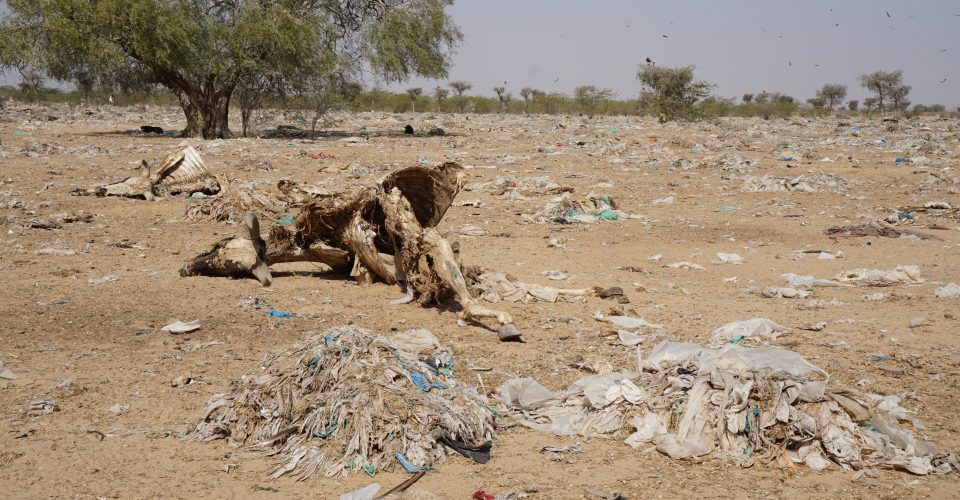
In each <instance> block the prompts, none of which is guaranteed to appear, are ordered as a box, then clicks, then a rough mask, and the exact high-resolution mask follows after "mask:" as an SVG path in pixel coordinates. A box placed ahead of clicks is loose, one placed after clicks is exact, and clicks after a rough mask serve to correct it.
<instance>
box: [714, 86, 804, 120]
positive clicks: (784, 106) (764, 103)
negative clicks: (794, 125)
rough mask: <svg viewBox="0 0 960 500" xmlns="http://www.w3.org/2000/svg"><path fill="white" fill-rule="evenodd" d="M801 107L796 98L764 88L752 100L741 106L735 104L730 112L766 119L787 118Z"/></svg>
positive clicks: (736, 114)
mask: <svg viewBox="0 0 960 500" xmlns="http://www.w3.org/2000/svg"><path fill="white" fill-rule="evenodd" d="M799 109H800V106H799V105H797V103H796V100H795V99H794V98H793V97H791V96H788V95H786V94H781V93H780V92H772V93H771V92H767V91H766V90H764V91H763V92H760V93H759V94H756V95H754V97H753V100H752V101H751V102H745V103H742V104H740V105H739V106H734V107H733V108H732V109H731V110H730V111H729V114H730V115H733V116H746V117H750V116H759V117H761V118H764V119H770V118H786V117H788V116H791V115H794V114H796V113H797V112H798V111H799Z"/></svg>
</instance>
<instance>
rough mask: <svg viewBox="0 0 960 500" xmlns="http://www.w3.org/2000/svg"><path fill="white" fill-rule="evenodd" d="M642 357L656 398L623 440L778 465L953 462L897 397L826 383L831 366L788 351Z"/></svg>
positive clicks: (944, 467) (682, 453) (927, 465)
mask: <svg viewBox="0 0 960 500" xmlns="http://www.w3.org/2000/svg"><path fill="white" fill-rule="evenodd" d="M640 364H641V367H642V368H643V369H645V370H648V371H651V372H653V373H652V377H651V378H647V379H646V381H648V383H649V385H642V384H641V387H644V389H646V391H647V393H648V394H649V395H650V397H649V398H648V399H645V400H644V401H643V402H642V403H641V404H640V405H639V406H640V407H641V408H640V410H641V412H640V415H639V416H637V417H635V418H634V419H633V421H632V422H631V423H632V424H633V425H634V427H635V428H636V429H637V431H636V432H635V433H634V434H632V435H631V436H630V437H628V438H627V439H626V442H627V444H629V445H631V446H634V447H638V446H640V445H641V444H642V443H652V444H653V445H654V446H656V448H657V450H659V451H660V452H662V453H664V454H666V455H669V456H670V457H672V458H676V459H682V458H693V457H698V456H703V455H707V454H710V453H713V454H714V455H715V456H717V457H722V458H728V459H732V460H734V461H737V462H740V463H744V464H749V463H753V462H757V461H760V462H762V463H768V464H770V465H773V466H775V467H779V468H787V467H790V466H791V465H792V464H794V463H803V464H806V465H807V466H809V467H811V468H813V469H815V470H822V469H825V468H827V467H829V466H830V465H831V464H838V465H840V466H841V467H843V468H844V469H854V470H859V469H863V468H867V467H876V466H885V467H893V468H896V469H900V470H906V471H909V472H911V473H914V474H921V475H922V474H929V473H947V472H950V471H951V470H952V468H953V467H952V466H951V465H950V462H949V461H948V460H946V458H947V457H948V456H949V454H944V453H938V452H937V451H936V447H935V446H934V445H933V444H932V443H930V442H927V441H924V440H922V439H920V438H918V437H916V435H915V434H914V433H913V432H912V431H911V430H910V429H909V428H908V427H906V426H904V425H903V424H902V422H909V424H910V426H912V427H913V428H914V429H920V430H923V429H924V427H923V425H922V423H920V421H919V420H918V419H917V418H916V417H914V416H913V415H912V414H910V412H908V411H907V410H906V409H904V408H903V407H901V406H900V404H899V401H900V399H899V398H898V397H896V396H880V395H876V394H864V393H860V392H857V391H854V390H851V389H845V388H837V387H828V381H829V375H828V374H827V372H825V371H824V370H822V369H820V368H818V367H816V366H814V365H813V364H811V363H810V362H808V361H807V360H806V359H805V358H803V356H801V355H799V354H797V353H795V352H793V351H790V350H786V349H780V348H775V347H763V348H750V347H742V346H738V345H727V346H724V347H722V348H720V349H707V348H702V347H700V346H697V345H696V344H677V343H672V342H667V341H664V342H661V343H660V344H659V345H657V346H656V347H654V348H653V350H652V351H651V352H650V353H649V354H648V355H647V356H646V357H644V358H643V359H642V361H641V363H640Z"/></svg>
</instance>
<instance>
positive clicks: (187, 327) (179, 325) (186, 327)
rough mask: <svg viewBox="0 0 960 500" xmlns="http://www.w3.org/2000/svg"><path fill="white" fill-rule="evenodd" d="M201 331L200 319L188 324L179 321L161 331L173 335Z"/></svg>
mask: <svg viewBox="0 0 960 500" xmlns="http://www.w3.org/2000/svg"><path fill="white" fill-rule="evenodd" d="M199 329H200V320H199V319H195V320H193V321H188V322H183V321H180V320H179V319H178V320H176V321H174V322H173V323H170V324H169V325H167V326H165V327H163V328H161V329H160V331H161V332H168V333H172V334H180V333H189V332H192V331H194V330H199Z"/></svg>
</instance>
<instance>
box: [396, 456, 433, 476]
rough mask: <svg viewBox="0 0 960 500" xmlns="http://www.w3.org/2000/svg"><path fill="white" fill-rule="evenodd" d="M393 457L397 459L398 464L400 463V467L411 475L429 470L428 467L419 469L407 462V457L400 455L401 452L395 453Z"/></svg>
mask: <svg viewBox="0 0 960 500" xmlns="http://www.w3.org/2000/svg"><path fill="white" fill-rule="evenodd" d="M393 456H395V457H397V462H400V466H401V467H403V470H405V471H407V472H409V473H410V474H416V473H417V472H421V471H424V470H427V468H426V467H417V466H416V465H413V464H412V463H410V462H409V461H407V459H406V457H404V456H403V453H400V452H399V451H398V452H396V453H394V455H393Z"/></svg>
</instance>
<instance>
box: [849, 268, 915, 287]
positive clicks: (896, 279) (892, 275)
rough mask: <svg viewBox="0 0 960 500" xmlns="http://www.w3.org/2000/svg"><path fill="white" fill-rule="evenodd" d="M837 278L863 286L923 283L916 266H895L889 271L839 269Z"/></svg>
mask: <svg viewBox="0 0 960 500" xmlns="http://www.w3.org/2000/svg"><path fill="white" fill-rule="evenodd" d="M837 279H838V280H840V281H842V282H846V283H855V284H857V285H865V286H890V285H896V284H899V283H923V278H922V277H921V276H920V268H918V267H917V266H897V268H896V269H893V270H891V271H883V270H880V269H851V270H849V271H841V272H840V274H839V275H838V276H837Z"/></svg>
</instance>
